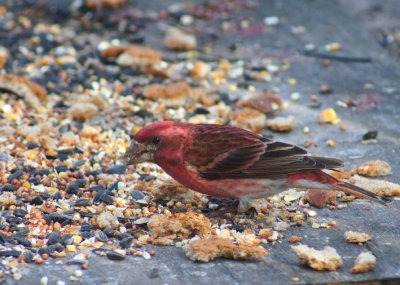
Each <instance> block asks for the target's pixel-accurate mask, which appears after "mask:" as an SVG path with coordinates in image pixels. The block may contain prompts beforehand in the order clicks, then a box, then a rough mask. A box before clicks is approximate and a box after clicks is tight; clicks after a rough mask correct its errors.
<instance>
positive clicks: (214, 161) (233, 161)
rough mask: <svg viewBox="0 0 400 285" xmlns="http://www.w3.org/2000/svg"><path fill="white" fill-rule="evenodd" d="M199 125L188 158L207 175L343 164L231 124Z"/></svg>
mask: <svg viewBox="0 0 400 285" xmlns="http://www.w3.org/2000/svg"><path fill="white" fill-rule="evenodd" d="M206 126H209V127H205V126H199V127H198V128H196V129H195V131H194V133H193V142H192V144H191V146H190V147H189V149H188V151H187V152H186V154H185V160H186V162H187V163H188V164H189V165H190V166H191V167H193V168H195V169H196V170H197V172H198V173H199V175H200V176H201V177H203V178H206V179H221V178H279V177H282V176H285V175H288V174H295V173H304V172H309V171H313V170H319V169H334V168H339V167H342V166H343V162H342V161H341V160H338V159H332V158H325V157H317V156H310V155H309V154H308V153H307V151H306V150H304V149H302V148H300V147H297V146H294V145H291V144H287V143H282V142H277V141H272V140H268V139H265V138H262V137H259V136H257V135H255V134H253V133H250V132H247V131H245V130H242V129H238V128H234V127H230V126H213V125H211V126H212V127H210V125H206Z"/></svg>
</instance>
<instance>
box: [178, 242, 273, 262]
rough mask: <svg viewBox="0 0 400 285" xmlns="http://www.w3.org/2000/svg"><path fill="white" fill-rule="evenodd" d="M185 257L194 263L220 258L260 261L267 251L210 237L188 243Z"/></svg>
mask: <svg viewBox="0 0 400 285" xmlns="http://www.w3.org/2000/svg"><path fill="white" fill-rule="evenodd" d="M186 250H187V251H186V255H187V256H188V257H189V258H190V259H192V260H195V261H201V262H208V261H210V260H213V259H216V258H219V257H222V258H230V259H241V260H250V259H260V258H262V257H264V256H266V255H267V250H266V249H265V248H263V247H262V246H251V245H241V244H236V243H235V242H234V241H233V240H231V239H227V238H219V237H215V236H213V237H210V238H208V239H199V240H194V241H192V242H190V243H189V245H188V247H187V249H186Z"/></svg>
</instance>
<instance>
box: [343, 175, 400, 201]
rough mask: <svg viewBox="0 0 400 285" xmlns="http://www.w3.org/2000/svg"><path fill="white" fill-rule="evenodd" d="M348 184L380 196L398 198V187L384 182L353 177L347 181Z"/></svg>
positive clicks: (399, 192)
mask: <svg viewBox="0 0 400 285" xmlns="http://www.w3.org/2000/svg"><path fill="white" fill-rule="evenodd" d="M349 181H350V183H353V184H355V185H357V186H358V187H361V188H364V189H366V190H368V191H372V192H374V193H376V194H378V195H381V196H388V197H392V196H400V185H399V184H396V183H392V182H389V181H384V180H376V179H370V178H365V177H362V176H359V175H354V176H352V177H351V178H350V179H349Z"/></svg>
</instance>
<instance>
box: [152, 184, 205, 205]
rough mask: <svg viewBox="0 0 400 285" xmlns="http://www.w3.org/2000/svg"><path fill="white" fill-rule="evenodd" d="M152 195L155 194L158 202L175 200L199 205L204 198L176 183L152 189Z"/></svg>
mask: <svg viewBox="0 0 400 285" xmlns="http://www.w3.org/2000/svg"><path fill="white" fill-rule="evenodd" d="M151 193H152V194H153V196H154V199H155V200H157V201H159V200H164V201H171V200H175V201H179V202H181V203H184V204H188V203H193V204H199V203H201V201H200V200H201V197H202V195H201V194H200V193H198V192H195V191H192V190H190V189H189V188H187V187H185V186H183V185H182V184H179V183H176V182H174V181H172V182H165V183H162V184H161V185H159V186H158V187H151Z"/></svg>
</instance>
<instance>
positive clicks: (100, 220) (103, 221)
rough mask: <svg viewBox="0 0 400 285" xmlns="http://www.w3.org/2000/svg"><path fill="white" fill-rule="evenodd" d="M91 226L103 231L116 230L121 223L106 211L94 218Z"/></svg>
mask: <svg viewBox="0 0 400 285" xmlns="http://www.w3.org/2000/svg"><path fill="white" fill-rule="evenodd" d="M90 225H92V226H95V227H99V228H101V229H116V228H117V227H118V226H119V222H118V219H117V217H116V216H114V215H113V214H112V213H110V212H107V211H106V212H102V213H100V214H99V215H98V216H94V217H93V218H92V219H91V220H90Z"/></svg>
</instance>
